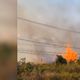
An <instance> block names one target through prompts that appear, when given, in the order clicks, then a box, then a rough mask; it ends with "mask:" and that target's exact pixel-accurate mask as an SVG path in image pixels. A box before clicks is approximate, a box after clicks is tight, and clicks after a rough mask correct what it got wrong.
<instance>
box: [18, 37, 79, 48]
mask: <svg viewBox="0 0 80 80" xmlns="http://www.w3.org/2000/svg"><path fill="white" fill-rule="evenodd" d="M18 40H22V41H26V42H32V43H37V44H45V45H52V46H58V47H66V46H63V45H59V44H53V43H51V44H50V43H45V42H39V41H33V40H28V39H22V38H18ZM72 48H75V49H80V48H78V47H72Z"/></svg>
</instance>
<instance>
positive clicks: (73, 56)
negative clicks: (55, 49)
mask: <svg viewBox="0 0 80 80" xmlns="http://www.w3.org/2000/svg"><path fill="white" fill-rule="evenodd" d="M63 57H64V58H65V59H66V60H67V62H71V61H76V60H77V58H78V54H77V52H75V51H74V50H72V48H71V47H70V45H68V46H67V48H66V51H65V54H64V56H63Z"/></svg>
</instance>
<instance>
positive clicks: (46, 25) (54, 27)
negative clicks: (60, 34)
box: [18, 17, 80, 33]
mask: <svg viewBox="0 0 80 80" xmlns="http://www.w3.org/2000/svg"><path fill="white" fill-rule="evenodd" d="M18 19H20V20H23V21H27V22H31V23H35V24H39V25H43V26H45V27H49V28H53V29H57V30H62V31H69V32H74V33H80V32H78V31H72V30H68V29H63V28H59V27H56V26H52V25H48V24H44V23H40V22H36V21H32V20H29V19H24V18H22V17H18Z"/></svg>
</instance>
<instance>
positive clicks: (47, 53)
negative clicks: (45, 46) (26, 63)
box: [18, 50, 59, 55]
mask: <svg viewBox="0 0 80 80" xmlns="http://www.w3.org/2000/svg"><path fill="white" fill-rule="evenodd" d="M18 52H19V53H25V54H33V53H34V52H36V51H32V50H26V51H20V50H18ZM40 52H44V53H46V54H44V53H39V54H38V53H34V54H33V55H55V54H51V53H57V52H49V51H40ZM49 53H50V54H49ZM58 54H59V53H57V54H56V55H58Z"/></svg>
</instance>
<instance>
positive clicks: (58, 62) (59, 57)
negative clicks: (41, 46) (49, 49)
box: [56, 55, 67, 64]
mask: <svg viewBox="0 0 80 80" xmlns="http://www.w3.org/2000/svg"><path fill="white" fill-rule="evenodd" d="M56 63H57V64H67V61H66V59H64V58H63V57H62V56H60V55H57V59H56Z"/></svg>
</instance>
